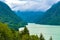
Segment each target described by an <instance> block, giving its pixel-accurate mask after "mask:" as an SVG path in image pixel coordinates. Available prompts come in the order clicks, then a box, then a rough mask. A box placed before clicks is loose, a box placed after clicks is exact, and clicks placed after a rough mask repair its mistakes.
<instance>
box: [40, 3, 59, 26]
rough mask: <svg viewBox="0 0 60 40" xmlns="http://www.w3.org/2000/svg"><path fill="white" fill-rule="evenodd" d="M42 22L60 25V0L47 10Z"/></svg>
mask: <svg viewBox="0 0 60 40" xmlns="http://www.w3.org/2000/svg"><path fill="white" fill-rule="evenodd" d="M39 23H40V24H48V25H60V2H58V3H56V4H54V5H53V6H52V7H51V8H50V9H48V10H47V11H46V12H45V15H44V16H43V18H42V19H40V21H39Z"/></svg>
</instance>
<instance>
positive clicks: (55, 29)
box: [20, 23, 60, 40]
mask: <svg viewBox="0 0 60 40" xmlns="http://www.w3.org/2000/svg"><path fill="white" fill-rule="evenodd" d="M26 27H27V28H28V30H29V32H30V34H31V35H34V34H35V35H38V36H40V33H42V34H43V36H44V37H45V39H46V40H49V38H50V36H52V38H53V40H60V26H51V25H40V24H35V23H28V25H27V26H26ZM20 30H23V28H20Z"/></svg>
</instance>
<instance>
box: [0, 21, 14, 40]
mask: <svg viewBox="0 0 60 40" xmlns="http://www.w3.org/2000/svg"><path fill="white" fill-rule="evenodd" d="M0 40H13V34H12V32H11V30H10V29H9V28H8V25H7V24H5V23H1V22H0Z"/></svg>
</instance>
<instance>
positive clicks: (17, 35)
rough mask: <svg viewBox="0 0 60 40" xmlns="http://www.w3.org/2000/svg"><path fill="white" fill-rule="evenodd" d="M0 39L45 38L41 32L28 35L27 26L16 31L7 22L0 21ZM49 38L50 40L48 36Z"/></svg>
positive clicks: (42, 39)
mask: <svg viewBox="0 0 60 40" xmlns="http://www.w3.org/2000/svg"><path fill="white" fill-rule="evenodd" d="M0 40H46V39H45V38H44V36H43V34H42V33H41V34H40V37H38V35H30V33H29V30H28V29H27V27H25V28H24V30H22V31H16V30H14V29H11V28H9V27H8V24H6V23H2V22H0ZM49 40H52V37H50V39H49Z"/></svg>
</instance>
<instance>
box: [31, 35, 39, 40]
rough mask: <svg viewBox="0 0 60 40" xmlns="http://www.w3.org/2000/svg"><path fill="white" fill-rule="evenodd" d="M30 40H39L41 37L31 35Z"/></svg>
mask: <svg viewBox="0 0 60 40" xmlns="http://www.w3.org/2000/svg"><path fill="white" fill-rule="evenodd" d="M30 40H39V37H38V36H37V35H31V36H30Z"/></svg>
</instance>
